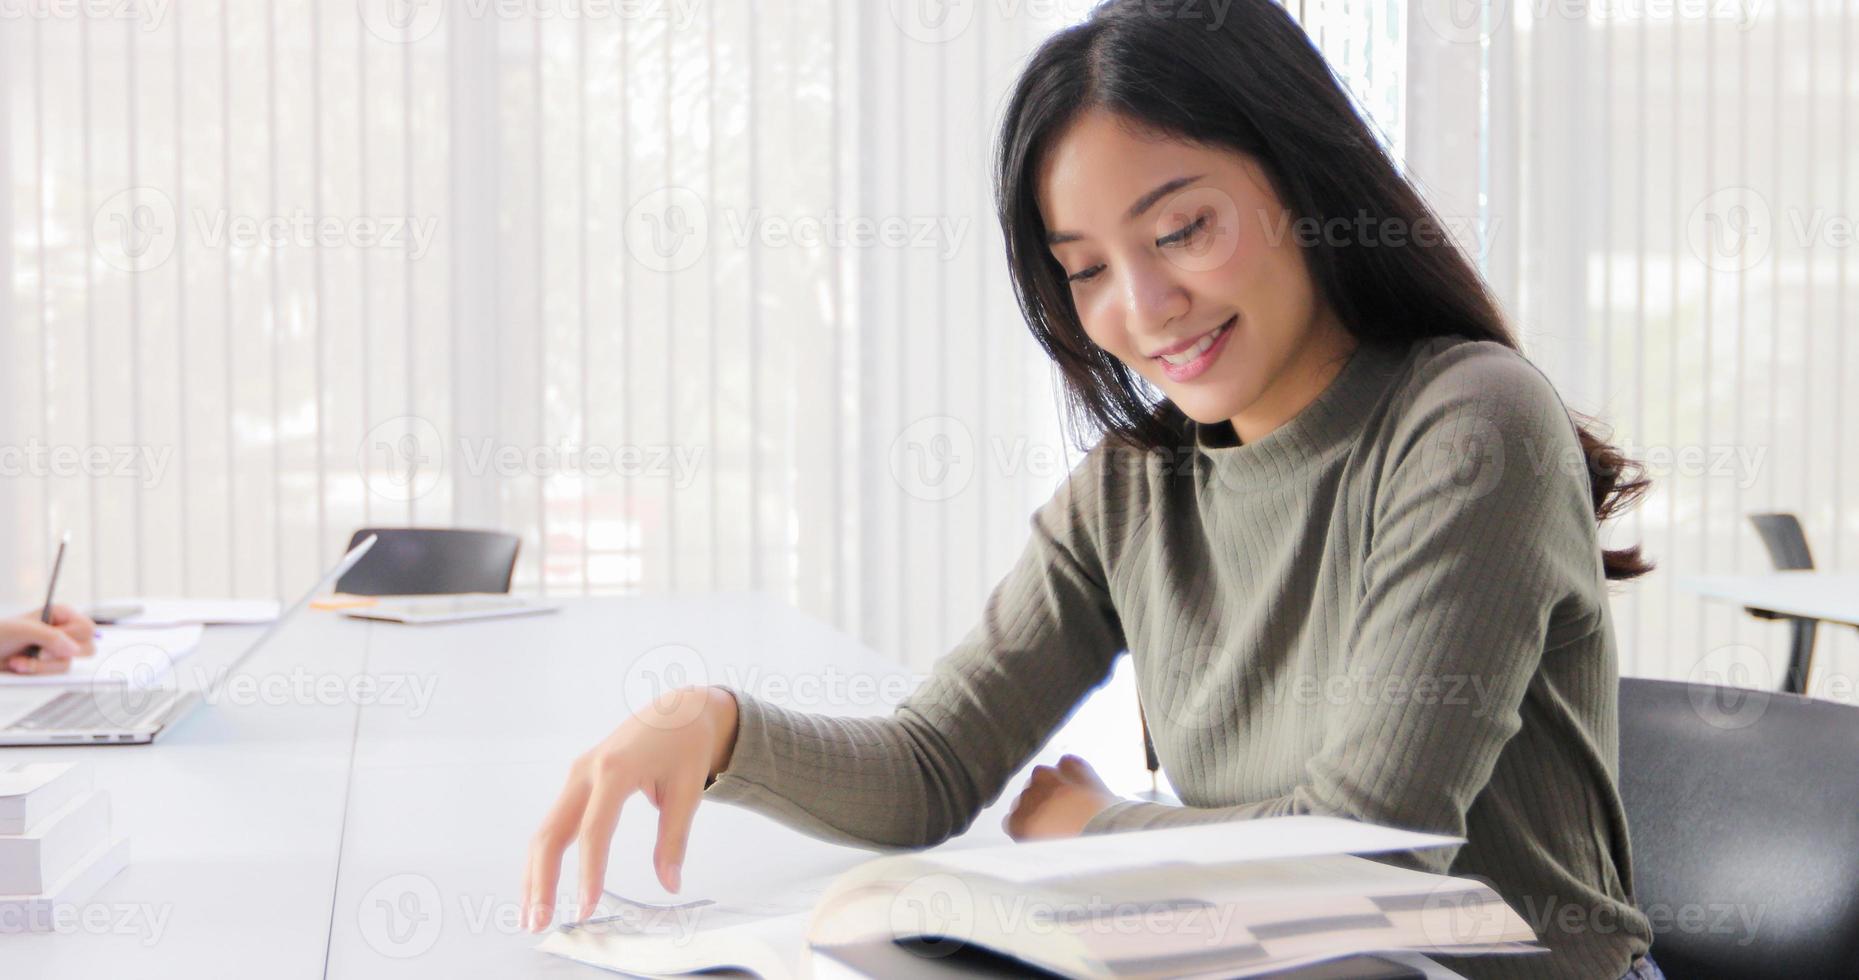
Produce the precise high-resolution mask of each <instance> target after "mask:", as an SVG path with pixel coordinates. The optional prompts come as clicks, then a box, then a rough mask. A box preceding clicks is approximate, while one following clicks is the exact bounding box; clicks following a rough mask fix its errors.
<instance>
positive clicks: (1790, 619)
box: [1743, 514, 1820, 694]
mask: <svg viewBox="0 0 1859 980" xmlns="http://www.w3.org/2000/svg"><path fill="white" fill-rule="evenodd" d="M1749 522H1750V523H1751V524H1754V525H1755V526H1756V534H1758V535H1759V536H1761V538H1762V545H1763V547H1765V548H1767V549H1768V551H1769V561H1770V563H1772V564H1773V565H1774V566H1775V570H1776V571H1778V572H1792V571H1802V570H1810V569H1812V568H1813V567H1814V555H1813V553H1812V552H1810V551H1809V550H1808V548H1807V533H1806V532H1804V531H1802V530H1801V520H1800V518H1797V517H1796V516H1794V515H1793V514H1751V515H1749ZM1743 608H1744V611H1746V612H1748V613H1749V614H1750V615H1751V616H1755V617H1756V618H1758V619H1773V620H1784V621H1786V622H1787V623H1788V624H1789V625H1790V626H1791V627H1792V629H1793V637H1792V639H1791V640H1790V642H1789V644H1788V674H1787V676H1786V677H1784V678H1783V679H1782V690H1784V691H1786V692H1788V693H1790V694H1806V693H1807V685H1808V681H1809V675H1810V674H1811V672H1812V671H1813V667H1814V640H1815V635H1816V634H1817V633H1818V632H1819V630H1820V621H1819V620H1816V619H1804V618H1802V617H1800V616H1790V615H1787V614H1786V613H1778V612H1772V611H1770V610H1767V609H1757V608H1755V607H1753V606H1745V607H1743Z"/></svg>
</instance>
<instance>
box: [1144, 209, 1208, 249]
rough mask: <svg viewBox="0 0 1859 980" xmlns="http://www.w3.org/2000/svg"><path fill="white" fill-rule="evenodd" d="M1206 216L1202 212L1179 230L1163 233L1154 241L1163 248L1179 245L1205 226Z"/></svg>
mask: <svg viewBox="0 0 1859 980" xmlns="http://www.w3.org/2000/svg"><path fill="white" fill-rule="evenodd" d="M1207 218H1208V216H1207V215H1206V214H1202V215H1201V216H1200V217H1198V218H1195V219H1194V220H1193V221H1190V222H1188V223H1187V225H1185V226H1183V227H1182V229H1181V230H1180V231H1175V232H1170V233H1169V234H1166V235H1163V236H1162V237H1161V238H1158V239H1156V240H1155V243H1156V244H1157V245H1160V246H1161V247H1163V248H1168V247H1170V246H1172V245H1180V244H1182V243H1183V242H1186V241H1187V240H1188V239H1190V238H1193V237H1194V235H1195V234H1196V233H1197V232H1199V231H1200V230H1201V229H1202V228H1205V227H1207Z"/></svg>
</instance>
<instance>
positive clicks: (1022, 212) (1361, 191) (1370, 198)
mask: <svg viewBox="0 0 1859 980" xmlns="http://www.w3.org/2000/svg"><path fill="white" fill-rule="evenodd" d="M1192 9H1194V8H1188V7H1180V8H1177V7H1175V6H1173V5H1169V6H1166V7H1162V8H1159V9H1155V8H1154V5H1153V4H1152V2H1151V0H1110V2H1106V3H1103V4H1100V5H1099V6H1098V7H1097V8H1096V9H1095V10H1093V11H1092V14H1091V17H1090V19H1089V20H1087V21H1085V22H1084V23H1082V24H1079V25H1077V26H1075V27H1071V28H1068V29H1066V30H1063V31H1060V32H1059V33H1057V34H1055V35H1053V36H1052V37H1051V38H1049V39H1048V40H1047V41H1046V42H1045V43H1044V44H1042V45H1040V47H1039V50H1038V51H1036V52H1035V53H1034V54H1033V57H1032V59H1031V61H1030V62H1029V63H1028V64H1027V67H1026V70H1025V71H1024V72H1022V73H1021V75H1020V78H1019V80H1018V81H1017V82H1016V83H1015V86H1014V90H1013V92H1012V95H1011V97H1010V99H1009V101H1008V104H1007V110H1006V117H1005V121H1004V122H1003V124H1002V126H1001V134H1000V142H999V146H998V156H997V158H996V161H995V168H996V173H995V181H996V186H995V198H996V206H997V208H998V210H999V215H1000V222H1001V229H1002V231H1003V233H1004V234H1005V237H1006V244H1007V261H1008V267H1009V269H1010V270H1011V274H1012V278H1013V282H1014V293H1015V295H1016V296H1017V297H1018V299H1019V303H1020V308H1021V310H1022V311H1023V312H1024V314H1025V316H1026V321H1027V324H1028V325H1029V326H1030V327H1031V328H1032V331H1033V336H1034V338H1035V339H1036V340H1038V342H1039V344H1040V346H1041V347H1043V348H1045V350H1046V353H1047V354H1049V355H1050V356H1051V357H1052V359H1053V361H1054V362H1056V363H1057V364H1058V367H1059V371H1060V373H1061V374H1062V375H1063V376H1064V378H1065V388H1066V401H1067V403H1068V405H1069V407H1070V411H1071V416H1072V421H1073V422H1074V424H1077V423H1088V424H1089V425H1090V426H1092V427H1094V428H1096V429H1099V430H1102V431H1103V432H1104V434H1105V436H1106V438H1115V439H1118V440H1120V441H1123V442H1125V443H1127V444H1129V445H1132V446H1135V447H1137V448H1141V449H1149V450H1158V451H1168V452H1176V451H1179V450H1180V443H1181V441H1182V437H1183V433H1184V429H1183V427H1182V426H1183V423H1184V422H1185V419H1186V416H1185V415H1183V414H1182V413H1181V411H1180V409H1178V408H1176V407H1175V406H1174V405H1173V404H1172V403H1170V402H1168V401H1167V400H1165V399H1164V400H1159V401H1156V400H1152V399H1151V397H1150V396H1149V395H1148V394H1146V392H1147V391H1148V390H1149V389H1148V388H1147V385H1146V383H1145V382H1144V381H1143V379H1142V377H1141V376H1140V375H1138V374H1136V373H1135V372H1134V371H1132V370H1130V368H1129V367H1128V366H1127V365H1125V364H1124V363H1123V362H1122V361H1120V360H1119V359H1118V358H1117V357H1116V356H1115V355H1113V354H1111V353H1109V352H1108V351H1106V350H1104V349H1103V348H1101V347H1098V346H1097V345H1096V344H1094V343H1092V342H1091V340H1090V339H1089V338H1088V337H1087V336H1086V335H1085V332H1084V326H1083V324H1082V323H1080V322H1079V319H1078V313H1077V310H1076V308H1075V307H1074V306H1073V304H1072V298H1071V291H1070V289H1069V287H1068V284H1067V282H1066V277H1065V274H1064V270H1063V267H1062V266H1060V264H1059V263H1058V261H1057V260H1056V259H1054V258H1053V257H1052V254H1051V252H1050V251H1048V246H1047V242H1046V227H1045V223H1044V221H1043V219H1042V218H1041V217H1040V213H1039V203H1038V194H1037V188H1036V181H1037V179H1038V178H1037V174H1038V168H1039V166H1040V163H1041V161H1042V159H1043V157H1044V155H1045V153H1046V152H1047V150H1049V149H1050V146H1051V144H1052V142H1053V141H1054V140H1055V139H1056V138H1057V137H1058V135H1059V134H1060V133H1062V132H1063V131H1064V129H1065V127H1066V125H1067V124H1068V123H1069V122H1071V121H1072V120H1073V119H1075V118H1076V117H1077V116H1078V114H1079V113H1081V112H1083V111H1084V110H1086V109H1089V108H1102V109H1105V110H1108V111H1110V112H1113V113H1115V114H1116V115H1118V116H1119V117H1121V118H1124V119H1126V120H1129V121H1131V122H1133V123H1135V124H1137V125H1138V126H1139V127H1140V128H1142V129H1143V130H1145V131H1149V132H1154V133H1158V134H1162V135H1168V136H1172V137H1175V138H1178V139H1182V140H1184V141H1187V142H1191V143H1196V144H1199V145H1202V146H1218V147H1225V148H1230V149H1233V150H1237V151H1239V152H1240V153H1244V154H1246V155H1248V156H1250V157H1252V158H1253V159H1255V160H1257V161H1258V162H1259V164H1260V165H1261V166H1262V167H1263V168H1264V170H1265V172H1266V174H1267V175H1268V176H1269V178H1270V180H1271V184H1272V187H1273V189H1274V191H1275V192H1276V193H1277V195H1278V198H1279V200H1280V201H1282V202H1283V203H1284V204H1285V206H1286V207H1287V208H1289V209H1290V211H1291V213H1292V215H1293V216H1294V217H1295V218H1298V219H1306V218H1314V219H1317V220H1319V221H1325V220H1328V219H1330V218H1333V217H1341V218H1345V219H1347V220H1350V221H1356V220H1358V219H1361V220H1367V221H1372V222H1381V223H1385V224H1384V225H1383V226H1384V227H1394V226H1397V225H1398V226H1402V227H1405V228H1407V229H1412V230H1413V232H1412V241H1411V242H1410V243H1409V244H1408V246H1407V247H1401V248H1394V247H1386V246H1385V245H1384V246H1383V247H1372V246H1371V245H1365V244H1364V243H1361V242H1357V241H1354V240H1352V239H1350V238H1349V236H1343V240H1342V241H1340V242H1339V241H1336V240H1334V239H1333V237H1332V236H1318V237H1316V238H1315V239H1314V240H1311V241H1299V244H1300V245H1301V246H1302V254H1303V258H1304V262H1305V266H1306V268H1307V269H1308V270H1309V273H1310V276H1311V279H1312V281H1313V283H1314V285H1315V288H1316V290H1317V291H1318V294H1319V295H1321V296H1322V297H1323V298H1324V300H1325V301H1326V302H1327V303H1328V304H1329V306H1330V308H1331V309H1333V310H1334V311H1335V312H1336V314H1337V316H1338V317H1339V318H1340V319H1341V321H1342V323H1343V325H1344V327H1345V328H1346V329H1348V331H1349V332H1350V333H1351V334H1352V335H1353V336H1354V337H1355V338H1356V340H1357V342H1359V343H1363V344H1382V345H1394V346H1405V345H1407V344H1410V343H1412V342H1414V341H1417V340H1421V339H1424V338H1427V337H1438V336H1459V337H1466V338H1470V339H1473V340H1490V341H1496V342H1497V343H1500V344H1503V345H1504V346H1506V347H1509V348H1511V349H1512V350H1519V347H1518V344H1517V340H1516V338H1515V337H1514V336H1513V335H1512V334H1511V331H1510V329H1509V327H1507V326H1506V325H1505V322H1504V316H1503V314H1502V312H1500V310H1499V308H1498V304H1497V302H1496V301H1495V300H1494V299H1493V298H1492V296H1491V292H1490V290H1489V289H1488V287H1487V286H1486V284H1485V282H1484V279H1483V278H1482V277H1481V276H1480V275H1479V273H1478V270H1477V268H1476V267H1475V266H1473V265H1472V263H1471V262H1470V261H1469V260H1468V259H1467V258H1466V256H1465V254H1464V253H1463V252H1462V251H1461V250H1460V249H1459V247H1458V246H1457V245H1456V244H1454V243H1453V242H1452V241H1451V239H1450V238H1448V237H1446V236H1445V235H1444V234H1443V227H1444V226H1443V225H1442V223H1441V222H1440V220H1439V218H1438V217H1437V216H1436V215H1434V213H1433V211H1432V209H1431V208H1429V207H1428V206H1427V204H1426V202H1425V201H1424V200H1422V199H1421V197H1420V195H1419V194H1418V193H1417V192H1415V190H1414V189H1413V187H1412V186H1411V185H1409V184H1408V183H1407V181H1406V179H1405V178H1403V177H1402V176H1401V174H1400V171H1399V170H1398V169H1397V168H1396V167H1395V165H1394V162H1393V161H1392V160H1391V159H1390V158H1389V157H1388V155H1387V153H1386V152H1385V151H1384V150H1383V149H1382V147H1381V145H1380V143H1379V142H1377V141H1376V139H1375V135H1374V133H1373V131H1372V130H1371V129H1370V127H1369V125H1368V124H1367V123H1366V122H1365V121H1363V119H1362V117H1361V116H1360V115H1358V114H1357V112H1356V110H1355V107H1354V106H1353V105H1352V104H1351V102H1350V100H1349V96H1348V95H1347V94H1346V93H1345V91H1344V89H1343V87H1342V84H1341V83H1340V82H1339V81H1338V80H1337V79H1336V77H1335V75H1334V74H1333V73H1332V72H1331V70H1330V67H1329V64H1328V63H1327V62H1325V61H1324V59H1323V56H1322V54H1320V53H1319V52H1318V51H1317V49H1316V48H1315V47H1314V46H1312V45H1311V43H1310V40H1309V38H1308V37H1306V36H1305V34H1304V31H1303V29H1302V28H1301V27H1299V26H1298V25H1297V23H1296V22H1295V21H1294V20H1292V19H1291V16H1290V15H1289V14H1288V13H1286V12H1285V11H1284V9H1283V8H1281V7H1279V6H1278V5H1277V4H1275V3H1272V2H1270V0H1235V2H1233V3H1231V4H1230V5H1229V6H1228V7H1227V8H1226V10H1225V12H1224V13H1223V14H1221V15H1218V16H1216V15H1215V14H1214V13H1213V12H1212V11H1211V10H1210V9H1209V8H1208V7H1207V6H1205V5H1203V6H1202V7H1201V8H1199V9H1200V10H1202V11H1203V13H1202V15H1200V16H1195V15H1194V14H1193V13H1192V12H1191V11H1192ZM1427 229H1431V230H1432V232H1433V233H1432V234H1429V235H1427V236H1425V238H1424V239H1423V238H1422V235H1421V234H1420V232H1422V231H1424V230H1427ZM1423 240H1424V241H1426V242H1429V243H1428V244H1422V242H1423ZM1575 426H1576V429H1577V432H1578V434H1579V437H1580V440H1581V448H1582V452H1583V454H1584V455H1585V456H1586V457H1587V466H1588V478H1589V487H1590V491H1591V494H1592V496H1593V501H1594V513H1595V519H1596V520H1597V521H1606V520H1607V519H1608V518H1610V517H1613V516H1614V515H1616V514H1617V513H1619V512H1620V511H1622V510H1624V509H1625V508H1626V507H1628V506H1631V505H1632V503H1633V502H1634V501H1635V500H1637V499H1638V498H1639V497H1640V496H1642V495H1643V494H1644V493H1645V492H1646V489H1647V487H1648V486H1649V481H1648V480H1647V479H1646V478H1645V475H1644V472H1643V470H1642V469H1641V468H1640V467H1639V466H1638V464H1636V463H1634V462H1633V461H1631V460H1629V459H1627V458H1626V456H1625V455H1623V454H1622V453H1621V452H1620V451H1619V450H1618V449H1616V448H1615V447H1613V446H1611V445H1609V444H1608V443H1607V441H1606V439H1605V437H1604V436H1602V435H1600V434H1598V433H1597V431H1596V429H1595V428H1594V424H1593V422H1592V420H1588V419H1584V418H1581V417H1579V416H1578V417H1576V419H1575ZM1602 557H1603V564H1604V568H1605V571H1606V575H1607V578H1609V579H1629V578H1634V577H1636V576H1639V575H1643V574H1645V573H1646V572H1647V571H1650V570H1651V568H1652V565H1651V563H1650V562H1649V561H1647V560H1646V559H1645V557H1644V556H1643V555H1641V553H1640V549H1639V547H1638V546H1637V545H1636V546H1633V547H1629V548H1622V549H1618V550H1609V551H1604V552H1603V555H1602Z"/></svg>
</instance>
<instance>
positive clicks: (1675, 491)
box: [1407, 0, 1859, 700]
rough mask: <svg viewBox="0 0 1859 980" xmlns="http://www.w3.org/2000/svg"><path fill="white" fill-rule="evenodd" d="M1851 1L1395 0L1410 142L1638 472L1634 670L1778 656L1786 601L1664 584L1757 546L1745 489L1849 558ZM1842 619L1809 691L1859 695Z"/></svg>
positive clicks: (1852, 500) (1579, 398)
mask: <svg viewBox="0 0 1859 980" xmlns="http://www.w3.org/2000/svg"><path fill="white" fill-rule="evenodd" d="M1854 7H1855V5H1854V4H1853V3H1852V2H1850V0H1844V2H1842V0H1803V2H1799V3H1796V2H1789V3H1757V2H1749V0H1699V2H1696V3H1674V4H1626V3H1615V4H1605V3H1600V4H1522V3H1519V4H1511V3H1507V2H1493V0H1478V2H1473V0H1414V4H1413V7H1412V11H1411V15H1410V26H1409V30H1410V36H1411V37H1412V39H1413V43H1412V44H1411V45H1410V47H1409V56H1410V71H1409V74H1408V78H1407V84H1408V93H1409V95H1408V97H1409V131H1408V150H1409V152H1408V162H1409V165H1410V166H1411V167H1412V168H1413V170H1414V172H1415V173H1416V175H1418V176H1420V177H1421V178H1422V179H1423V180H1424V181H1425V182H1426V184H1427V186H1428V188H1429V191H1430V193H1431V194H1432V195H1433V199H1434V202H1435V204H1436V206H1438V207H1439V208H1440V209H1441V210H1442V211H1445V212H1447V213H1448V214H1449V215H1456V216H1460V217H1462V218H1464V219H1466V220H1465V224H1466V226H1467V227H1471V228H1476V229H1477V230H1478V234H1479V237H1480V238H1481V241H1480V245H1481V251H1482V258H1483V263H1484V268H1485V271H1486V273H1487V275H1488V276H1489V278H1490V279H1491V281H1492V282H1493V284H1494V285H1495V286H1496V287H1497V289H1498V291H1499V292H1500V294H1501V295H1502V298H1503V299H1504V301H1505V305H1506V307H1507V308H1508V309H1509V311H1510V312H1511V314H1512V316H1513V317H1514V318H1515V321H1516V323H1517V324H1518V326H1519V327H1520V329H1521V332H1522V334H1523V338H1524V341H1525V345H1526V349H1527V350H1528V352H1529V353H1530V355H1531V356H1532V358H1533V359H1534V360H1536V362H1537V363H1538V364H1540V365H1541V366H1542V367H1544V369H1545V370H1546V371H1547V372H1548V373H1549V374H1550V376H1551V378H1552V379H1554V380H1555V382H1556V384H1557V386H1558V388H1559V389H1560V390H1561V391H1562V393H1563V396H1564V398H1565V399H1566V400H1567V401H1568V403H1569V404H1570V406H1571V407H1573V408H1575V409H1577V410H1579V411H1584V412H1587V413H1591V414H1594V415H1596V416H1599V417H1600V418H1601V419H1603V420H1604V421H1605V422H1606V423H1607V424H1608V425H1609V426H1611V428H1612V430H1613V438H1614V440H1615V441H1616V442H1617V443H1619V444H1620V445H1622V446H1623V447H1624V448H1626V449H1627V450H1628V452H1629V453H1630V454H1631V455H1634V456H1636V457H1638V458H1639V459H1640V460H1642V462H1643V463H1644V464H1645V465H1646V467H1647V471H1648V474H1649V475H1650V476H1651V477H1652V479H1653V489H1652V492H1651V494H1650V495H1649V496H1648V498H1647V499H1646V501H1645V502H1644V503H1643V504H1642V505H1641V506H1640V507H1639V508H1638V509H1637V510H1636V511H1635V512H1633V513H1632V515H1631V516H1630V517H1628V518H1626V519H1624V520H1622V521H1620V522H1618V523H1617V524H1616V525H1615V526H1614V527H1612V528H1611V529H1610V531H1609V540H1610V542H1611V543H1612V544H1616V545H1617V544H1624V543H1628V542H1639V543H1641V544H1643V545H1644V546H1645V547H1646V549H1647V551H1648V552H1649V554H1650V556H1651V557H1652V558H1653V559H1654V560H1655V561H1657V562H1658V563H1659V568H1658V570H1657V571H1656V572H1654V573H1653V574H1652V575H1650V576H1648V577H1646V578H1644V579H1641V580H1638V581H1637V582H1635V583H1633V584H1629V585H1625V586H1622V587H1621V588H1620V589H1619V590H1618V591H1617V596H1616V601H1615V604H1614V614H1615V625H1616V629H1617V631H1618V632H1619V634H1620V636H1621V637H1622V646H1623V659H1622V663H1623V670H1624V671H1625V672H1627V673H1634V674H1643V675H1649V676H1665V677H1673V678H1693V679H1697V680H1703V681H1710V682H1715V683H1738V684H1746V685H1754V686H1770V685H1772V684H1775V683H1778V682H1779V679H1780V677H1781V674H1782V671H1783V669H1784V667H1785V666H1786V663H1787V658H1788V646H1787V644H1788V637H1787V628H1786V627H1785V626H1784V625H1780V624H1773V623H1765V622H1761V621H1757V620H1754V619H1751V618H1750V617H1748V616H1747V615H1745V614H1744V613H1743V612H1742V611H1741V610H1740V609H1737V608H1735V607H1732V606H1727V605H1723V604H1718V603H1707V602H1703V601H1702V600H1700V599H1698V598H1697V597H1695V596H1693V595H1690V594H1689V593H1687V592H1686V591H1685V590H1684V589H1683V587H1682V585H1681V580H1682V579H1683V577H1685V576H1688V575H1704V574H1731V573H1751V572H1758V571H1763V570H1766V569H1767V568H1768V567H1769V562H1768V558H1767V555H1766V553H1765V551H1764V550H1763V548H1762V546H1761V544H1760V542H1759V540H1758V538H1757V537H1756V535H1755V533H1754V531H1753V529H1752V528H1751V526H1750V524H1749V522H1748V520H1747V515H1748V514H1750V513H1752V512H1760V511H1787V512H1792V513H1795V514H1798V515H1799V516H1800V518H1801V520H1802V522H1803V523H1804V525H1805V529H1806V531H1807V535H1808V538H1809V541H1810V544H1811V546H1812V548H1813V550H1814V553H1815V556H1816V558H1817V559H1818V560H1819V563H1820V564H1821V565H1822V566H1824V567H1834V568H1846V569H1850V568H1851V565H1852V562H1853V560H1854V559H1855V558H1856V557H1859V494H1855V488H1854V481H1855V479H1859V474H1854V473H1852V472H1851V468H1852V466H1853V463H1852V460H1854V459H1855V458H1859V425H1855V424H1854V423H1853V422H1852V421H1851V419H1852V413H1853V407H1854V406H1853V405H1851V404H1849V398H1851V397H1852V396H1850V395H1849V394H1848V389H1850V388H1851V387H1852V386H1853V385H1855V384H1856V383H1859V360H1855V358H1856V357H1859V350H1855V348H1859V344H1855V343H1853V338H1852V336H1851V335H1852V332H1853V330H1854V324H1853V317H1852V315H1851V310H1852V308H1853V306H1852V304H1853V302H1854V300H1853V297H1852V293H1851V281H1852V265H1853V255H1852V253H1853V251H1854V245H1855V240H1854V237H1853V235H1852V221H1853V218H1854V211H1853V184H1854V178H1855V176H1859V173H1856V171H1859V165H1856V161H1855V158H1854V156H1853V149H1852V143H1853V140H1852V119H1853V115H1854V110H1855V108H1856V106H1855V103H1856V102H1859V86H1856V81H1859V72H1856V71H1855V66H1854V63H1853V62H1854V51H1855V48H1854V24H1853V21H1854V20H1855V19H1859V11H1855V9H1854ZM1856 640H1859V637H1855V634H1854V631H1852V630H1847V629H1822V630H1821V639H1820V652H1819V654H1818V655H1817V657H1816V669H1815V687H1814V693H1816V694H1819V695H1822V696H1827V697H1832V698H1837V699H1842V700H1853V690H1852V689H1853V679H1854V676H1855V674H1854V671H1855V669H1859V642H1856Z"/></svg>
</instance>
